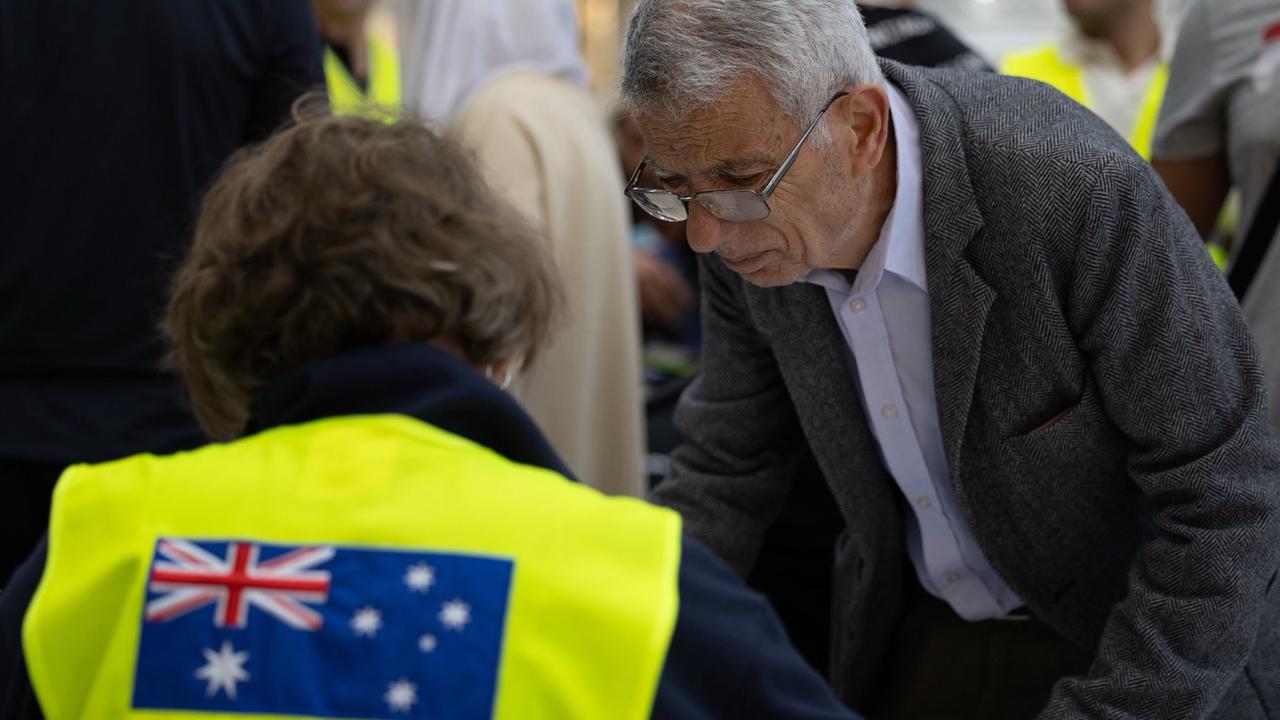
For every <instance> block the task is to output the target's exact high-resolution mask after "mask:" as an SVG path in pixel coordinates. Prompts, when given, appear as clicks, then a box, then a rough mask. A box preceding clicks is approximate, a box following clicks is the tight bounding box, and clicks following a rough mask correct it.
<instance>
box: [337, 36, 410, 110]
mask: <svg viewBox="0 0 1280 720" xmlns="http://www.w3.org/2000/svg"><path fill="white" fill-rule="evenodd" d="M365 41H366V46H367V47H368V48H369V86H368V91H367V92H366V91H365V90H362V89H361V88H360V84H359V83H357V82H356V81H355V78H353V77H351V73H350V72H348V71H347V66H346V65H344V64H343V62H342V58H340V57H338V54H337V53H335V52H334V51H333V49H332V48H329V47H328V46H326V47H325V49H324V80H325V86H326V87H327V88H328V91H329V104H330V106H331V107H332V108H333V114H334V115H360V116H362V117H370V118H373V119H375V120H383V121H386V122H393V121H394V120H395V112H396V111H397V110H398V109H399V107H400V58H399V57H398V56H397V54H396V49H395V47H393V46H392V45H391V44H390V43H389V42H387V41H386V40H383V39H382V38H380V37H377V36H375V35H372V34H367V35H366V36H365Z"/></svg>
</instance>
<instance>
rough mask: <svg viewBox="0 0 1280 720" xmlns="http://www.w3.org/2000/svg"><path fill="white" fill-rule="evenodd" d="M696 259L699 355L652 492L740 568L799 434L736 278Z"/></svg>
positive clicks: (789, 470)
mask: <svg viewBox="0 0 1280 720" xmlns="http://www.w3.org/2000/svg"><path fill="white" fill-rule="evenodd" d="M698 262H699V276H700V278H701V285H702V326H703V338H704V341H703V346H702V362H701V367H700V372H699V374H698V377H697V379H695V380H694V381H693V382H692V383H691V384H690V385H689V387H688V388H687V389H686V390H685V392H684V395H683V396H681V398H680V402H679V404H678V405H677V407H676V412H675V424H676V428H677V429H678V430H679V431H680V433H681V436H682V438H683V444H682V445H681V446H680V447H678V448H676V450H675V452H673V453H672V456H671V470H670V472H669V474H668V477H667V478H666V479H665V480H664V481H663V482H661V483H660V484H659V485H658V486H657V488H656V489H655V491H654V492H653V495H652V497H651V500H652V501H653V502H656V503H659V504H661V505H666V506H668V507H671V508H673V509H675V510H677V511H679V513H680V514H681V515H682V516H683V518H684V527H685V532H686V533H688V534H690V535H692V536H693V537H695V538H697V539H698V540H700V541H702V542H703V543H705V544H706V545H707V546H708V547H710V548H711V549H712V550H713V551H714V552H715V553H716V554H717V555H719V556H720V557H721V558H723V559H724V560H725V561H726V562H728V563H729V565H730V566H732V567H733V568H734V569H735V570H736V571H737V572H738V573H740V574H742V575H746V574H747V572H748V571H750V569H751V566H752V565H753V564H754V563H755V558H756V555H757V554H758V553H759V550H760V544H761V541H762V536H763V534H764V531H765V530H767V529H768V527H769V526H770V525H771V524H773V521H774V519H775V518H776V517H777V514H778V512H779V511H780V510H781V508H782V505H783V502H784V501H785V500H786V497H787V493H788V491H789V490H790V488H791V479H792V475H793V471H794V469H795V465H796V462H797V460H798V459H799V457H800V454H801V450H802V448H803V447H804V443H803V440H802V438H801V434H800V427H799V422H798V420H797V419H796V412H795V408H794V405H793V404H792V402H791V399H790V397H789V396H788V394H787V391H786V388H785V387H784V385H783V382H782V375H781V373H780V371H779V369H778V365H777V362H776V361H775V359H774V356H773V351H772V350H771V349H770V347H769V344H768V342H767V340H766V338H764V337H763V336H762V335H761V333H760V332H759V330H758V329H757V327H756V326H755V324H754V323H753V321H752V319H751V316H750V311H749V309H748V307H747V300H746V296H745V291H744V289H743V287H742V282H743V281H742V280H740V279H739V278H738V277H737V276H736V275H734V274H733V273H732V272H731V271H729V270H728V269H727V268H725V267H724V266H723V265H722V264H721V263H720V261H719V260H718V259H716V258H714V257H706V256H704V257H700V258H699V261H698Z"/></svg>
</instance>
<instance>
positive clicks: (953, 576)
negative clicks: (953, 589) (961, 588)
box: [947, 572, 960, 585]
mask: <svg viewBox="0 0 1280 720" xmlns="http://www.w3.org/2000/svg"><path fill="white" fill-rule="evenodd" d="M958 582H960V573H958V572H952V573H947V584H948V585H955V584H956V583H958Z"/></svg>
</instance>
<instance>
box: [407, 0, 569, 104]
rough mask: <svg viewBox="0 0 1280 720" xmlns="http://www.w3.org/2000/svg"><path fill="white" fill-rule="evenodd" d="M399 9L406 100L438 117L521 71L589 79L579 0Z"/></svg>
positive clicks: (459, 0)
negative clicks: (580, 39) (580, 45)
mask: <svg viewBox="0 0 1280 720" xmlns="http://www.w3.org/2000/svg"><path fill="white" fill-rule="evenodd" d="M396 11H397V16H398V18H399V20H400V23H399V25H400V32H401V39H402V42H401V56H402V74H403V78H404V80H403V82H404V101H405V104H406V105H407V106H408V107H411V108H414V109H416V110H417V111H418V112H421V113H423V114H424V115H426V116H427V117H429V118H432V119H434V120H439V121H442V122H446V123H447V122H450V121H451V120H452V119H453V117H454V115H456V114H457V112H458V110H459V109H461V107H462V105H463V103H465V102H466V100H467V98H469V97H470V96H471V94H472V93H474V92H475V91H476V90H478V89H480V87H481V86H483V85H484V84H485V83H487V82H489V81H490V80H492V79H494V78H495V77H497V76H499V75H503V74H506V73H509V72H512V71H516V70H529V71H533V72H538V73H543V74H546V75H552V76H556V77H562V78H565V79H567V80H570V81H572V82H575V83H578V84H580V85H586V83H587V68H586V65H585V64H584V63H583V61H582V56H581V55H580V54H579V52H578V23H577V17H576V13H575V12H574V9H573V2H572V0H400V2H399V3H398V7H397V8H396Z"/></svg>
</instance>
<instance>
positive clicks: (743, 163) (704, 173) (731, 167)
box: [649, 156, 777, 178]
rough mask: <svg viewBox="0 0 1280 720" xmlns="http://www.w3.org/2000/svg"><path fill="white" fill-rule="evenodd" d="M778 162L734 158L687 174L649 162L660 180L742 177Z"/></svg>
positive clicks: (760, 158)
mask: <svg viewBox="0 0 1280 720" xmlns="http://www.w3.org/2000/svg"><path fill="white" fill-rule="evenodd" d="M776 162H777V161H776V160H775V159H773V158H768V157H764V156H759V157H747V158H734V159H731V160H719V161H716V162H713V163H712V164H711V165H709V166H707V167H703V168H694V169H691V170H689V171H688V172H687V173H684V172H679V173H677V172H672V171H670V170H667V169H665V168H663V167H662V166H661V165H658V164H657V163H656V162H654V161H653V160H650V161H649V164H650V166H651V167H652V169H653V172H654V174H655V175H657V176H658V177H660V178H677V177H686V176H687V177H712V176H716V175H741V174H744V173H747V172H758V171H760V170H763V169H766V168H768V167H771V166H772V165H774V164H775V163H776Z"/></svg>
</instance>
